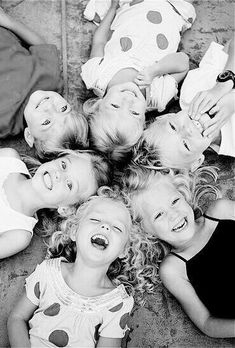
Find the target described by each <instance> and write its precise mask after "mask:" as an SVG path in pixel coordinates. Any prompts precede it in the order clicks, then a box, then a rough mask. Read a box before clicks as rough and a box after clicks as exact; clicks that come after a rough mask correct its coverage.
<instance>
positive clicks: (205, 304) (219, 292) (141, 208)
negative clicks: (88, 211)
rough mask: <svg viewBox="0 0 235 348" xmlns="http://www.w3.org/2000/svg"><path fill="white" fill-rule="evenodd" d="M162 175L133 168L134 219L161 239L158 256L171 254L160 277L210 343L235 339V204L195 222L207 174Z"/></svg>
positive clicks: (217, 205)
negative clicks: (230, 338)
mask: <svg viewBox="0 0 235 348" xmlns="http://www.w3.org/2000/svg"><path fill="white" fill-rule="evenodd" d="M204 173H205V175H208V174H210V173H211V175H212V176H214V175H215V173H213V170H212V169H207V171H205V170H204V169H203V170H200V171H199V172H198V173H197V175H196V174H195V175H194V176H191V177H189V176H188V175H187V174H178V175H173V174H166V175H164V174H161V173H159V172H155V171H150V170H147V169H145V170H141V169H140V167H137V168H132V170H131V172H130V173H129V177H127V178H126V183H125V184H126V189H127V192H128V193H129V195H130V198H131V202H132V209H133V211H134V213H135V218H136V219H138V220H139V221H140V223H141V226H142V228H143V230H144V231H145V232H146V233H148V234H149V235H150V236H154V237H156V238H157V240H158V243H156V244H155V247H156V254H157V255H159V254H160V250H161V251H162V247H163V246H164V247H163V249H165V250H166V244H167V245H168V247H169V248H168V249H170V252H169V253H168V255H167V256H166V257H165V258H164V260H163V262H162V263H161V265H160V277H161V279H162V282H163V284H164V285H165V286H166V288H167V289H168V290H169V291H170V292H171V293H172V294H173V295H174V296H175V297H176V299H177V300H178V301H179V302H180V304H181V305H182V307H183V309H184V310H185V312H186V313H187V314H188V316H189V317H190V319H191V320H192V321H193V323H194V324H195V325H196V326H197V327H198V328H199V329H200V330H201V331H202V332H204V333H205V334H206V335H208V336H211V337H235V302H234V293H235V285H234V284H235V283H234V280H233V276H232V275H233V273H234V261H235V255H234V250H233V249H234V243H235V234H234V229H235V202H234V201H230V200H226V199H219V200H216V201H214V202H211V203H210V204H209V207H208V209H207V210H206V213H205V214H204V215H202V216H200V217H196V216H195V215H194V212H196V208H197V207H198V206H199V207H200V205H201V204H203V203H204V200H205V197H206V193H209V191H211V192H214V193H215V194H218V192H217V190H216V188H215V187H213V184H211V183H209V184H207V181H206V178H205V177H204V175H203V174H204Z"/></svg>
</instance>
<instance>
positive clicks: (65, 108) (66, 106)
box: [60, 105, 68, 112]
mask: <svg viewBox="0 0 235 348" xmlns="http://www.w3.org/2000/svg"><path fill="white" fill-rule="evenodd" d="M67 109H68V105H65V106H62V108H61V109H60V112H64V111H66V110H67Z"/></svg>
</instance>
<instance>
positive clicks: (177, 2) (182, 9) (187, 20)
mask: <svg viewBox="0 0 235 348" xmlns="http://www.w3.org/2000/svg"><path fill="white" fill-rule="evenodd" d="M168 2H169V3H170V4H171V5H172V6H173V8H174V9H175V11H176V12H177V13H178V14H179V15H180V16H181V18H182V19H183V21H184V24H183V29H182V30H187V29H189V28H191V26H192V24H193V22H194V21H195V19H196V11H195V8H194V6H193V5H192V4H190V3H189V2H187V1H184V0H168Z"/></svg>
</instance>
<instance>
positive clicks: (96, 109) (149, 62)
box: [81, 0, 195, 161]
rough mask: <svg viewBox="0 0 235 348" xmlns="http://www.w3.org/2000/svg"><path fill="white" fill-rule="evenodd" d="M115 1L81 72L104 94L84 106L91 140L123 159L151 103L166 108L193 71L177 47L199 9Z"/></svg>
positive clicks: (187, 4) (162, 1)
mask: <svg viewBox="0 0 235 348" xmlns="http://www.w3.org/2000/svg"><path fill="white" fill-rule="evenodd" d="M110 3H111V5H110V8H109V10H108V12H107V14H106V16H105V17H104V19H103V20H102V22H101V24H100V25H99V27H98V28H97V30H96V32H95V34H94V38H93V42H92V48H91V53H90V59H89V60H88V62H87V63H86V64H84V65H83V66H82V73H81V76H82V78H83V80H84V82H85V84H86V87H87V88H88V89H92V90H93V91H94V93H95V94H96V95H97V96H98V97H99V99H95V100H94V99H93V100H92V101H88V102H86V103H85V105H84V111H85V112H86V113H87V114H89V115H91V117H90V119H89V121H90V129H91V140H92V143H93V145H94V146H95V148H97V149H98V150H100V151H102V152H105V153H107V154H109V155H110V157H111V158H112V159H114V160H117V161H118V160H120V159H122V157H125V155H126V154H127V153H128V152H129V151H130V149H131V147H132V146H133V145H134V144H135V143H136V142H137V141H138V139H139V138H140V136H141V134H142V132H143V128H144V123H145V115H144V113H145V111H146V104H147V110H153V109H156V110H158V111H163V110H164V109H165V108H166V105H167V104H168V102H169V101H170V100H171V99H172V98H174V97H175V96H176V94H177V91H178V90H177V85H178V82H180V81H181V80H182V79H183V78H184V76H185V75H186V73H187V71H188V57H187V55H186V54H185V53H183V52H177V53H176V51H177V48H178V45H179V42H180V35H181V33H182V32H184V30H186V29H188V28H190V27H191V25H192V23H193V21H194V19H195V11H194V8H193V6H192V5H191V4H190V1H183V0H181V1H174V0H171V1H166V0H159V1H151V0H145V1H132V2H129V3H128V4H127V3H126V2H120V8H118V6H119V2H118V1H117V0H116V1H115V0H112V1H111V2H110ZM98 5H100V6H102V2H98ZM105 6H106V5H105ZM86 14H87V13H86ZM89 18H91V17H89ZM169 23H170V25H169Z"/></svg>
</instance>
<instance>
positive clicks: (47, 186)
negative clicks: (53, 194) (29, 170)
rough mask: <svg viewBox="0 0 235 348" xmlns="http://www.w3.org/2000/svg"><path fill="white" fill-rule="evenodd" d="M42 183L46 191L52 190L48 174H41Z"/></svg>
mask: <svg viewBox="0 0 235 348" xmlns="http://www.w3.org/2000/svg"><path fill="white" fill-rule="evenodd" d="M43 181H44V184H45V186H46V188H47V189H48V190H50V191H51V190H52V187H53V184H52V178H51V176H50V174H49V173H48V172H45V173H44V174H43Z"/></svg>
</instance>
